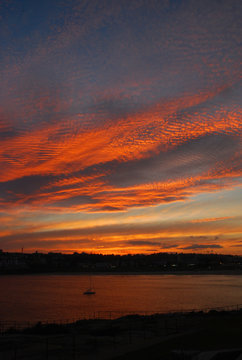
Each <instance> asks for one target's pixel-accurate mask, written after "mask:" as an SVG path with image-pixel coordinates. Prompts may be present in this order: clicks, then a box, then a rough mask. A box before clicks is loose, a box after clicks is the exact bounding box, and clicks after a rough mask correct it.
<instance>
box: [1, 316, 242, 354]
mask: <svg viewBox="0 0 242 360" xmlns="http://www.w3.org/2000/svg"><path fill="white" fill-rule="evenodd" d="M241 330H242V309H238V310H237V311H216V310H212V311H209V312H208V313H205V312H202V311H200V312H190V313H174V314H153V315H150V316H140V315H132V316H125V317H122V318H118V319H115V320H108V319H93V320H80V321H77V322H75V323H71V324H41V323H38V324H36V325H35V326H33V327H29V328H26V329H22V330H21V331H20V330H18V331H17V330H16V329H14V328H12V329H9V330H8V331H5V332H4V334H2V336H1V338H0V359H2V360H5V359H6V360H7V359H15V360H20V359H33V360H38V359H49V360H51V359H53V360H54V359H62V360H65V359H76V360H77V359H116V360H124V359H125V360H129V359H130V360H131V359H132V360H133V359H149V360H152V359H167V360H175V359H183V360H184V359H199V356H200V355H201V353H202V352H205V351H210V355H211V354H212V355H211V356H212V357H211V356H210V357H209V358H208V357H207V359H211V360H212V359H214V360H219V359H221V360H222V359H223V360H226V359H230V360H233V359H234V360H235V359H238V357H239V356H240V354H241V353H242V344H241ZM211 351H213V353H211ZM203 355H204V354H203ZM205 355H206V354H205ZM203 359H206V357H203Z"/></svg>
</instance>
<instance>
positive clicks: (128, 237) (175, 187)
mask: <svg viewBox="0 0 242 360" xmlns="http://www.w3.org/2000/svg"><path fill="white" fill-rule="evenodd" d="M241 15H242V2H241V1H239V0H131V1H130V0H129V1H128V0H101V1H100V0H68V1H64V0H63V1H62V0H52V1H49V0H42V1H32V0H21V1H19V0H1V1H0V43H1V52H0V82H1V88H0V249H2V250H3V251H21V249H23V251H24V252H33V251H39V252H50V251H52V252H63V253H72V252H75V251H76V252H83V251H84V252H89V253H90V252H92V253H103V254H109V253H113V254H127V253H130V254H134V253H146V254H149V253H154V252H199V253H211V252H213V253H223V254H240V255H242V221H241V220H242V211H241V210H242V206H241V203H242V201H241V199H242V189H241V167H242V166H241V164H242V161H241V127H242V121H241V98H242V96H241V89H242V83H241V58H242V56H241V55H242V51H241V49H242V46H241V39H242V27H241Z"/></svg>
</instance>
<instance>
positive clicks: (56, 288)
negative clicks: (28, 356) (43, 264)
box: [0, 275, 242, 321]
mask: <svg viewBox="0 0 242 360" xmlns="http://www.w3.org/2000/svg"><path fill="white" fill-rule="evenodd" d="M92 279H93V283H94V285H95V290H96V295H91V296H85V295H83V291H85V290H86V289H87V288H88V287H89V281H90V277H89V276H86V275H24V276H17V275H16V276H1V277H0V289H1V291H0V320H15V321H37V320H42V321H43V320H60V319H76V318H80V317H82V315H83V314H87V315H93V314H94V312H96V313H97V312H98V311H99V312H101V311H121V312H126V311H127V312H130V311H135V312H144V311H147V312H151V311H152V312H169V311H173V310H188V309H199V308H206V307H217V306H227V305H234V304H240V303H242V276H241V275H93V276H92Z"/></svg>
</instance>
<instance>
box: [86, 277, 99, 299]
mask: <svg viewBox="0 0 242 360" xmlns="http://www.w3.org/2000/svg"><path fill="white" fill-rule="evenodd" d="M89 281H90V286H89V288H88V289H87V290H86V291H84V293H83V295H94V294H96V291H95V290H94V287H93V285H92V279H91V276H90V278H89Z"/></svg>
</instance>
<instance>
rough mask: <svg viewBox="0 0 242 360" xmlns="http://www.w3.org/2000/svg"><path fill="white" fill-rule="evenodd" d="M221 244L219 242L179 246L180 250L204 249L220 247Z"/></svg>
mask: <svg viewBox="0 0 242 360" xmlns="http://www.w3.org/2000/svg"><path fill="white" fill-rule="evenodd" d="M222 248H223V246H222V245H219V244H193V245H188V246H186V247H183V248H181V249H182V250H204V249H222Z"/></svg>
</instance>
